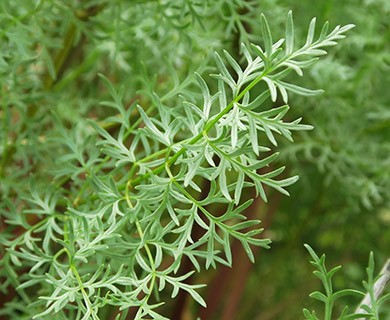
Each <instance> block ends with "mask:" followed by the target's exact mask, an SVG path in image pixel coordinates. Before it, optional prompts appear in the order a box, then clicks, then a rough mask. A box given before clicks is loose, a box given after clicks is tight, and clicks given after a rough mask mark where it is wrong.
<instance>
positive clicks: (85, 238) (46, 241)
mask: <svg viewBox="0 0 390 320" xmlns="http://www.w3.org/2000/svg"><path fill="white" fill-rule="evenodd" d="M194 3H195V4H193V3H192V2H190V1H183V2H180V4H179V5H174V4H173V2H166V3H159V4H158V5H155V6H154V5H153V4H150V3H147V1H145V6H147V7H148V8H149V9H152V10H154V11H153V12H154V14H155V15H156V16H157V17H158V18H159V19H161V22H162V23H163V27H164V23H166V24H167V25H169V26H170V28H171V29H169V32H167V33H166V34H164V36H163V37H165V38H164V39H163V40H164V41H165V40H170V41H172V39H175V38H176V37H178V35H180V36H184V35H183V33H181V31H180V30H181V29H182V28H184V26H185V25H186V24H188V23H189V21H191V20H193V21H195V22H196V21H198V20H197V19H198V18H197V17H199V12H200V11H201V8H202V6H201V4H199V3H196V2H194ZM224 4H225V2H224V1H219V2H218V3H217V5H215V8H216V9H215V10H218V5H220V6H223V5H224ZM122 5H123V4H121V3H120V2H118V4H115V5H112V6H110V5H108V4H106V3H104V4H103V5H102V4H98V2H96V1H91V2H89V3H88V4H86V5H84V7H82V5H81V4H78V6H80V7H77V6H76V5H75V7H72V8H71V10H69V8H68V7H67V5H66V4H65V3H62V2H55V1H53V2H50V5H48V4H45V2H44V1H40V2H38V3H36V4H35V5H34V4H30V6H31V8H27V7H25V8H23V9H18V8H16V7H13V6H11V5H10V4H3V7H4V10H3V15H2V19H4V20H5V22H6V23H7V24H6V25H7V27H8V29H7V30H5V31H4V32H3V35H2V36H3V37H6V38H7V39H8V40H9V41H10V42H11V46H10V47H14V48H15V50H16V53H14V52H11V50H5V51H4V52H5V53H2V55H3V56H2V59H1V60H0V62H2V64H1V66H2V67H3V68H4V70H5V71H6V72H7V74H11V77H9V76H7V75H4V74H5V73H4V74H3V77H2V80H3V82H2V88H1V89H2V93H3V94H2V97H3V111H2V119H3V123H4V132H3V136H2V154H3V155H2V160H1V171H0V175H1V177H2V179H3V181H4V185H2V200H3V201H4V202H3V203H4V204H2V206H3V207H2V216H3V217H4V221H5V222H4V225H5V226H4V229H5V231H6V232H5V233H4V234H2V236H1V238H0V240H1V242H2V244H3V245H4V247H5V248H6V252H3V254H2V255H3V256H2V262H1V267H2V270H1V276H2V278H4V282H3V283H2V289H3V290H7V288H8V287H9V286H12V287H14V288H16V290H17V295H15V297H14V301H12V302H10V303H8V304H7V307H5V308H4V310H3V311H2V312H3V313H4V314H6V315H8V316H10V317H19V318H31V317H33V318H36V319H43V318H45V317H49V316H50V317H53V315H55V317H56V319H69V318H70V319H104V318H108V317H110V316H111V315H114V317H116V319H125V318H126V317H127V316H128V315H129V314H131V312H133V310H135V314H134V318H136V319H143V318H147V317H151V318H156V319H161V318H162V316H161V315H160V311H159V310H160V309H158V307H160V306H161V305H162V304H163V303H164V302H165V300H166V298H164V299H163V298H160V295H164V293H165V292H166V291H169V293H171V295H172V297H175V296H176V295H177V294H178V291H179V290H184V291H187V292H188V293H189V294H190V295H191V296H192V297H193V298H194V299H195V300H196V301H197V302H198V303H199V304H201V305H205V302H204V300H203V299H202V297H201V296H200V294H199V293H198V292H197V289H199V288H200V287H202V285H199V284H189V283H187V279H188V278H189V277H190V276H192V275H193V274H194V273H195V272H196V271H200V270H201V269H202V264H204V267H205V268H206V269H208V268H210V267H214V268H215V267H216V265H217V263H220V264H225V265H228V266H231V265H232V262H233V259H232V254H231V244H230V242H231V240H232V239H233V238H234V239H237V240H238V241H240V242H241V244H242V246H243V247H244V249H245V251H246V253H247V255H248V257H249V259H250V260H251V261H254V255H253V253H252V248H251V246H252V245H254V246H261V247H268V245H269V243H270V240H268V239H263V238H260V237H259V236H258V235H259V234H260V233H261V232H262V229H260V228H259V226H258V225H259V223H260V222H259V221H258V220H247V219H246V216H245V215H243V211H244V210H245V209H246V208H247V207H248V206H249V205H250V204H251V203H252V201H253V200H252V199H250V198H249V199H248V197H245V195H244V194H243V190H246V189H249V188H252V189H253V188H254V189H255V191H256V195H257V196H260V197H261V198H262V199H263V200H264V201H267V195H266V191H265V186H267V187H270V188H273V189H275V190H277V191H279V192H281V193H283V194H288V193H287V191H286V190H285V187H287V186H289V185H291V184H293V183H294V182H296V181H297V179H298V178H297V176H292V177H288V178H286V177H280V175H281V174H282V173H283V171H284V166H279V165H278V164H277V163H276V158H277V157H278V152H277V151H276V148H277V137H278V135H281V136H283V137H284V138H286V139H287V140H289V141H292V131H300V130H309V129H311V128H312V127H311V126H309V125H304V124H300V122H301V119H300V118H298V119H297V120H293V121H289V120H286V114H287V112H288V110H289V106H288V105H287V103H288V99H289V93H293V94H296V95H302V96H312V95H316V94H319V93H321V90H310V89H307V88H304V87H301V86H298V85H296V84H293V83H290V82H287V80H286V77H287V76H288V75H289V74H290V73H294V72H295V73H296V74H297V75H298V76H302V75H303V70H304V69H306V68H309V67H311V66H313V65H314V64H315V63H316V62H317V60H318V57H319V56H321V55H324V54H326V51H325V50H324V48H325V47H328V46H332V45H335V44H336V41H337V40H339V39H341V38H343V37H344V33H345V32H346V31H348V30H349V29H351V28H352V27H353V26H352V25H346V26H344V27H336V28H335V29H334V30H332V31H330V32H328V24H327V23H325V24H324V26H323V28H322V30H321V32H320V34H319V35H318V37H315V20H314V19H313V20H312V22H311V23H310V26H309V30H308V33H307V37H306V42H305V44H304V45H303V46H300V47H299V46H297V45H296V44H295V36H294V26H293V20H292V14H291V12H290V13H289V14H288V17H287V27H286V37H285V40H279V41H277V42H275V43H274V42H273V39H272V36H271V31H270V28H269V26H268V22H267V20H266V19H265V17H264V16H261V18H260V24H261V29H262V38H263V42H264V45H263V47H260V46H258V45H251V46H249V45H246V44H241V45H240V47H239V51H240V52H241V56H242V58H234V57H233V55H232V54H229V53H228V52H227V51H224V54H223V58H222V57H221V55H220V54H218V53H216V54H215V61H216V65H217V68H216V69H215V70H214V69H213V71H212V72H213V77H212V78H214V80H213V81H210V79H208V78H206V77H205V76H202V75H201V74H204V73H205V72H206V71H208V70H209V69H210V68H211V67H209V66H201V67H200V68H199V69H197V70H196V71H197V73H195V76H193V74H194V73H193V71H195V70H193V69H196V67H194V66H193V65H190V66H189V67H188V65H187V64H185V58H183V56H180V52H179V53H178V54H177V56H176V55H175V54H174V53H172V52H171V51H172V47H170V46H166V47H162V48H161V52H156V48H158V49H160V48H159V47H158V45H157V44H159V41H160V40H156V38H157V35H158V33H159V32H160V31H161V28H160V29H157V30H156V31H154V30H152V29H153V26H155V22H154V21H153V19H149V20H148V19H145V21H140V23H141V26H140V27H139V29H136V30H137V32H139V33H140V34H142V36H140V35H139V34H137V33H135V38H136V37H137V36H139V37H140V38H141V39H143V40H144V39H145V43H146V44H145V48H149V49H150V50H151V51H152V55H153V54H154V55H157V58H156V57H154V58H155V59H154V60H153V59H150V60H151V64H150V65H148V63H147V62H148V61H145V63H144V64H145V66H144V67H143V68H142V67H140V66H139V65H137V64H135V65H134V66H133V65H131V66H130V65H129V64H128V63H127V62H126V61H127V60H130V58H134V57H136V56H137V52H138V51H137V50H134V51H130V50H129V51H125V50H123V48H122V45H123V42H122V41H121V37H123V35H122V34H120V33H119V32H118V30H119V27H118V26H116V28H113V29H112V30H111V29H110V27H108V26H107V25H105V26H104V27H105V28H107V29H104V27H102V30H99V29H98V28H97V27H96V29H93V31H94V32H95V33H96V34H94V32H91V31H90V30H89V29H88V26H89V25H90V24H93V23H96V24H97V25H98V26H99V23H100V21H99V20H97V22H96V21H95V20H94V17H95V15H98V14H99V12H101V11H104V10H109V11H110V13H113V14H114V16H115V17H116V18H115V19H114V21H115V23H118V24H120V25H121V24H122V23H124V18H123V17H122V15H121V9H122ZM106 7H108V8H106ZM19 10H22V12H20V11H19ZM61 10H64V11H63V12H65V14H66V16H67V17H68V18H69V21H70V22H69V25H68V23H63V22H57V21H55V20H54V21H52V20H50V18H53V16H55V14H53V12H54V13H58V11H61ZM134 10H140V11H142V10H143V8H142V7H141V5H140V7H139V8H138V7H137V8H135V9H134ZM40 11H42V12H43V13H47V17H48V18H46V16H45V15H44V14H42V13H41V15H34V14H36V13H37V12H40ZM15 12H16V13H15ZM172 12H173V13H172ZM178 13H181V14H178ZM30 16H32V18H30ZM151 16H152V15H151ZM136 17H137V18H139V17H142V15H136ZM106 18H107V16H106ZM235 18H236V19H238V18H237V16H236V17H235ZM26 19H31V20H30V21H29V22H30V23H31V25H33V26H34V28H35V30H39V31H40V33H39V32H38V33H37V34H36V35H35V37H36V38H39V37H42V36H43V29H42V28H41V27H40V25H41V24H42V23H45V22H48V21H49V22H50V23H51V24H53V26H54V27H55V28H54V31H53V35H52V36H53V38H52V40H53V41H49V40H50V39H49V38H47V39H46V40H47V42H42V43H40V42H38V43H39V45H37V44H36V45H35V46H32V45H30V44H29V45H24V44H25V43H29V41H30V39H28V37H27V36H26V30H25V29H26V28H27V26H28V25H24V24H23V22H24V20H26ZM96 19H98V18H96ZM139 19H140V20H142V19H141V18H139ZM198 23H199V24H201V22H198ZM163 27H162V28H163ZM111 33H113V35H112V38H109V40H107V42H103V44H102V45H101V47H98V49H96V50H92V51H91V52H90V55H89V56H88V57H87V58H86V59H85V60H84V62H83V64H81V65H80V66H78V67H74V68H73V69H71V71H70V72H68V73H64V72H65V70H66V68H65V67H66V65H67V63H69V64H70V63H71V61H70V60H69V56H70V53H69V52H70V51H71V48H72V46H73V45H74V43H78V44H80V43H82V42H83V41H85V37H86V38H88V37H90V39H93V40H97V39H99V37H101V38H104V39H107V38H108V36H107V34H111ZM145 33H146V34H147V36H145V38H143V36H144V35H145ZM59 34H60V35H64V41H63V44H59V41H58V39H57V38H56V36H58V35H59ZM196 36H199V34H197V35H196ZM105 37H106V38H105ZM56 39H57V40H56ZM112 39H113V40H112ZM34 40H35V41H37V39H34ZM243 40H248V39H246V38H245V39H243ZM77 41H80V42H77ZM164 41H162V40H161V43H163V42H164ZM80 46H81V45H80ZM183 48H188V47H185V46H183V47H179V48H178V51H180V49H181V50H183ZM56 49H58V52H57V51H56ZM202 50H203V51H204V50H205V49H204V48H202ZM202 50H200V52H197V53H196V54H195V55H194V56H195V57H194V59H195V60H196V61H198V62H199V64H201V63H200V60H202V58H204V54H203V52H202ZM74 51H75V53H74V54H77V50H76V49H75V50H74ZM157 51H158V50H157ZM37 52H39V59H38V60H34V62H35V63H36V64H30V61H31V60H33V57H34V56H35V55H37ZM51 52H57V54H56V55H54V58H53V57H52V55H51V54H50V53H51ZM129 52H131V54H133V56H131V57H130V58H129V57H128V56H126V54H128V55H130V53H129ZM103 53H104V54H109V55H112V56H113V59H112V61H114V62H115V64H113V66H110V67H112V68H113V69H115V68H119V69H121V71H122V72H126V71H127V72H129V70H132V71H134V70H135V71H138V72H139V74H140V76H139V78H137V79H135V80H134V82H131V81H130V83H129V81H123V83H126V84H127V83H129V87H127V86H126V87H125V86H124V85H122V86H120V87H118V86H116V85H114V84H112V81H111V80H110V79H109V78H108V77H105V76H103V75H101V76H100V79H101V82H103V83H104V84H105V88H107V90H108V92H109V94H110V96H111V98H110V100H107V97H105V98H104V99H103V98H102V97H100V96H97V97H90V98H89V99H82V97H81V96H82V94H80V93H77V90H75V88H73V90H74V91H69V93H68V94H69V96H71V95H72V94H76V95H77V94H80V97H79V99H80V101H82V103H78V102H77V101H76V102H74V104H75V106H73V107H72V106H71V107H70V108H69V109H67V108H61V106H64V105H66V104H67V103H66V101H67V98H68V96H67V93H65V94H63V95H62V96H60V97H61V98H62V99H61V100H60V102H59V105H60V107H58V108H57V110H55V111H54V112H53V114H51V113H48V112H46V111H45V110H43V111H42V110H39V104H40V103H42V104H48V105H50V104H54V103H55V101H56V99H58V97H59V92H61V91H62V90H63V88H66V87H67V86H68V85H69V84H70V83H71V82H72V81H74V80H75V79H77V77H78V76H79V75H80V74H81V73H83V72H84V70H88V71H89V72H90V74H87V75H86V79H95V76H96V74H98V73H99V72H100V73H106V72H104V71H107V70H104V68H103V70H96V69H92V70H90V69H89V66H90V65H91V64H94V63H97V61H99V60H98V59H97V57H99V56H102V55H103ZM138 54H139V53H138ZM163 54H166V56H167V58H166V59H167V63H166V65H164V66H162V69H163V71H164V73H163V75H164V77H170V78H171V79H172V80H167V81H161V79H158V78H153V77H150V73H151V70H153V68H157V67H159V66H160V64H159V60H158V58H159V57H160V55H161V56H162V55H163ZM174 58H178V59H179V62H175V61H174ZM206 60H207V59H206ZM224 61H226V63H225V62H224ZM175 63H176V65H175ZM210 64H211V63H210ZM178 65H185V67H184V69H186V70H185V71H186V72H184V73H187V75H186V77H184V76H183V73H181V74H180V76H181V77H183V78H184V79H179V77H178V75H177V74H176V72H175V71H174V69H175V68H177V66H178ZM42 70H43V71H42ZM5 71H4V72H5ZM98 71H99V72H98ZM142 72H144V73H143V74H142ZM107 73H108V72H107ZM20 75H23V76H24V77H25V78H21V77H19V76H20ZM12 76H14V77H15V79H13V78H12ZM122 77H123V76H122ZM120 80H123V79H120ZM34 81H35V82H34ZM159 81H160V82H163V84H162V85H160V84H159ZM101 82H99V85H100V84H101ZM118 82H122V81H118ZM76 89H77V86H76ZM88 90H89V89H88V88H83V93H85V92H88ZM137 90H138V91H139V90H140V91H139V92H140V93H139V96H138V97H137V96H136V95H135V93H134V92H136V91H137ZM129 91H130V94H129ZM157 91H160V92H163V93H162V94H159V93H158V92H157ZM199 92H200V93H201V94H199ZM211 92H213V93H211ZM214 92H215V93H214ZM22 93H23V95H22ZM88 97H89V96H88ZM37 101H39V103H37ZM102 101H104V102H102ZM129 101H130V103H129ZM279 102H280V103H279ZM97 103H100V106H102V107H104V108H105V109H103V111H102V110H99V109H98V108H96V104H97ZM275 104H282V105H278V106H276V107H275ZM77 108H85V110H81V111H79V112H74V113H72V112H73V111H74V110H77ZM95 108H96V109H97V110H95ZM72 110H73V111H72ZM74 115H75V117H76V119H72V117H73V116H74ZM15 118H16V119H15ZM19 118H20V119H21V120H20V119H19ZM86 118H92V119H95V121H94V120H92V121H86ZM12 121H15V122H16V125H15V127H13V126H12ZM53 123H55V125H53ZM87 123H89V124H90V125H91V126H87ZM91 127H93V129H94V131H93V130H91ZM15 132H18V134H14V133H15ZM96 133H97V134H98V135H99V136H100V138H97V136H96ZM95 143H96V146H95ZM20 146H25V147H20ZM50 149H51V150H52V151H49V150H50ZM53 154H54V155H53ZM44 159H48V160H47V161H48V162H44V161H43V160H44ZM12 163H14V164H15V166H12V165H11V164H12ZM46 166H47V167H50V170H51V172H50V174H49V177H48V176H47V174H42V172H43V171H44V169H45V167H46ZM17 169H19V170H17ZM30 174H31V178H30V183H29V184H26V180H27V179H28V176H29V175H30ZM48 180H52V181H51V183H48V182H47V181H48ZM207 184H210V190H207V188H206V185H207ZM28 193H31V195H29V194H28ZM21 208H22V210H21ZM21 211H23V214H20V212H21ZM196 226H197V227H196ZM194 228H200V230H201V231H200V235H197V236H196V237H195V236H194V234H193V230H194ZM185 257H186V258H188V259H189V260H190V261H191V263H192V265H193V270H192V271H190V272H188V273H185V274H179V273H178V271H179V269H180V267H181V263H182V260H183V259H184V258H185ZM164 297H165V295H164ZM21 301H22V303H21Z"/></svg>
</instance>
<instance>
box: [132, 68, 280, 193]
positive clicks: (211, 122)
mask: <svg viewBox="0 0 390 320" xmlns="http://www.w3.org/2000/svg"><path fill="white" fill-rule="evenodd" d="M271 71H272V69H269V70H265V71H263V73H262V74H261V75H259V76H258V77H257V78H256V79H254V80H253V81H252V82H251V83H250V84H249V85H248V86H246V87H245V89H244V90H242V91H241V92H240V93H239V94H238V95H237V96H236V97H235V98H234V99H233V100H232V101H230V103H229V104H228V105H227V106H226V107H225V108H224V109H223V110H222V111H221V112H220V113H219V114H218V115H217V116H215V117H214V118H212V119H211V120H209V121H208V122H207V123H206V124H205V126H204V128H203V130H202V131H201V132H199V133H198V134H197V135H196V136H195V137H193V138H192V139H191V140H190V141H189V142H188V144H189V145H193V144H195V143H196V142H198V141H199V140H201V139H202V138H203V136H204V135H205V134H207V133H208V132H209V131H210V130H211V129H212V128H213V127H214V126H215V125H216V124H217V123H218V121H219V120H220V119H221V118H222V117H223V116H224V115H225V114H226V113H228V112H229V111H230V110H231V109H232V108H233V106H234V105H235V104H236V103H237V102H239V101H240V100H241V99H242V98H243V97H244V96H245V95H246V94H247V93H248V92H249V91H250V90H251V89H252V88H253V87H254V86H255V85H256V84H258V83H259V82H260V81H261V80H262V79H263V78H264V77H265V76H266V75H267V74H268V73H269V72H271ZM186 151H187V147H185V146H183V147H182V148H181V149H180V150H179V151H178V152H177V153H176V154H174V155H173V156H172V157H171V158H170V159H168V161H167V164H168V166H171V165H172V164H174V163H175V162H176V160H177V159H179V158H180V156H182V155H183V154H184V153H185V152H186ZM164 170H165V164H162V165H160V166H159V167H157V168H155V169H154V170H152V171H151V172H148V173H145V174H144V175H142V176H140V177H138V178H136V179H134V180H133V181H132V182H131V185H132V186H136V185H138V184H140V183H141V182H142V181H144V180H146V179H148V178H150V177H151V176H152V175H157V174H159V173H161V172H163V171H164Z"/></svg>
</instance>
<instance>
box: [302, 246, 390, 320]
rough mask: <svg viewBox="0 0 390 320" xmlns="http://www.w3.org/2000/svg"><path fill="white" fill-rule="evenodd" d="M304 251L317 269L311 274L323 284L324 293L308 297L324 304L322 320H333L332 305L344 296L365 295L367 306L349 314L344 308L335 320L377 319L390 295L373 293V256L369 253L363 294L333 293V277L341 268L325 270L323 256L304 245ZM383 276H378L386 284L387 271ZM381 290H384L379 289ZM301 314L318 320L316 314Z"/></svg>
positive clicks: (341, 291) (354, 291)
mask: <svg viewBox="0 0 390 320" xmlns="http://www.w3.org/2000/svg"><path fill="white" fill-rule="evenodd" d="M305 247H306V249H307V250H308V251H309V254H310V256H311V257H312V259H313V260H312V261H311V264H312V265H313V266H314V267H315V268H316V269H317V270H315V271H314V272H313V273H314V275H315V276H316V277H317V278H319V279H320V280H321V282H322V284H323V287H324V289H325V293H322V292H319V291H315V292H313V293H312V294H311V295H310V297H311V298H313V299H316V300H319V301H321V302H322V303H324V309H325V311H324V316H323V319H324V320H330V319H333V313H334V310H333V309H334V303H335V301H336V300H338V299H340V298H343V297H346V296H358V297H361V298H363V297H364V296H365V295H366V294H367V295H368V297H369V299H368V301H369V302H370V303H369V304H368V305H367V304H364V303H363V305H362V306H361V307H360V308H358V310H357V311H356V312H353V311H352V312H353V313H351V311H350V310H349V308H348V306H345V307H344V308H343V310H342V312H341V314H340V315H339V316H338V317H337V319H340V320H342V319H345V320H346V319H373V320H375V319H379V306H380V305H382V304H383V303H384V302H385V301H386V300H389V299H390V294H386V295H384V296H382V297H380V294H382V291H381V292H379V291H378V292H375V291H376V290H378V286H376V285H375V283H376V282H375V279H376V278H375V276H374V275H375V263H374V254H373V253H372V252H371V253H370V257H369V262H368V267H367V275H368V281H367V282H366V281H363V284H364V289H365V290H366V291H365V292H362V291H359V290H354V289H343V290H338V291H335V290H334V289H333V280H332V278H333V276H334V275H335V273H336V272H337V271H339V270H340V269H341V266H337V267H334V268H332V269H331V270H329V271H328V270H327V268H326V266H325V255H324V254H323V255H322V256H321V257H318V255H317V254H316V253H315V252H314V250H313V249H312V248H311V247H310V246H309V245H305ZM385 267H386V268H388V267H389V262H387V264H386V265H385ZM384 272H385V273H384V274H380V275H379V277H380V276H386V278H385V280H384V281H386V282H388V281H389V279H388V273H389V270H384ZM381 289H382V290H383V289H384V286H383V288H381ZM365 303H367V302H365ZM303 314H304V316H305V319H310V320H318V319H320V318H318V317H317V316H316V313H315V312H314V311H313V312H310V311H309V310H307V309H303Z"/></svg>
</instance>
